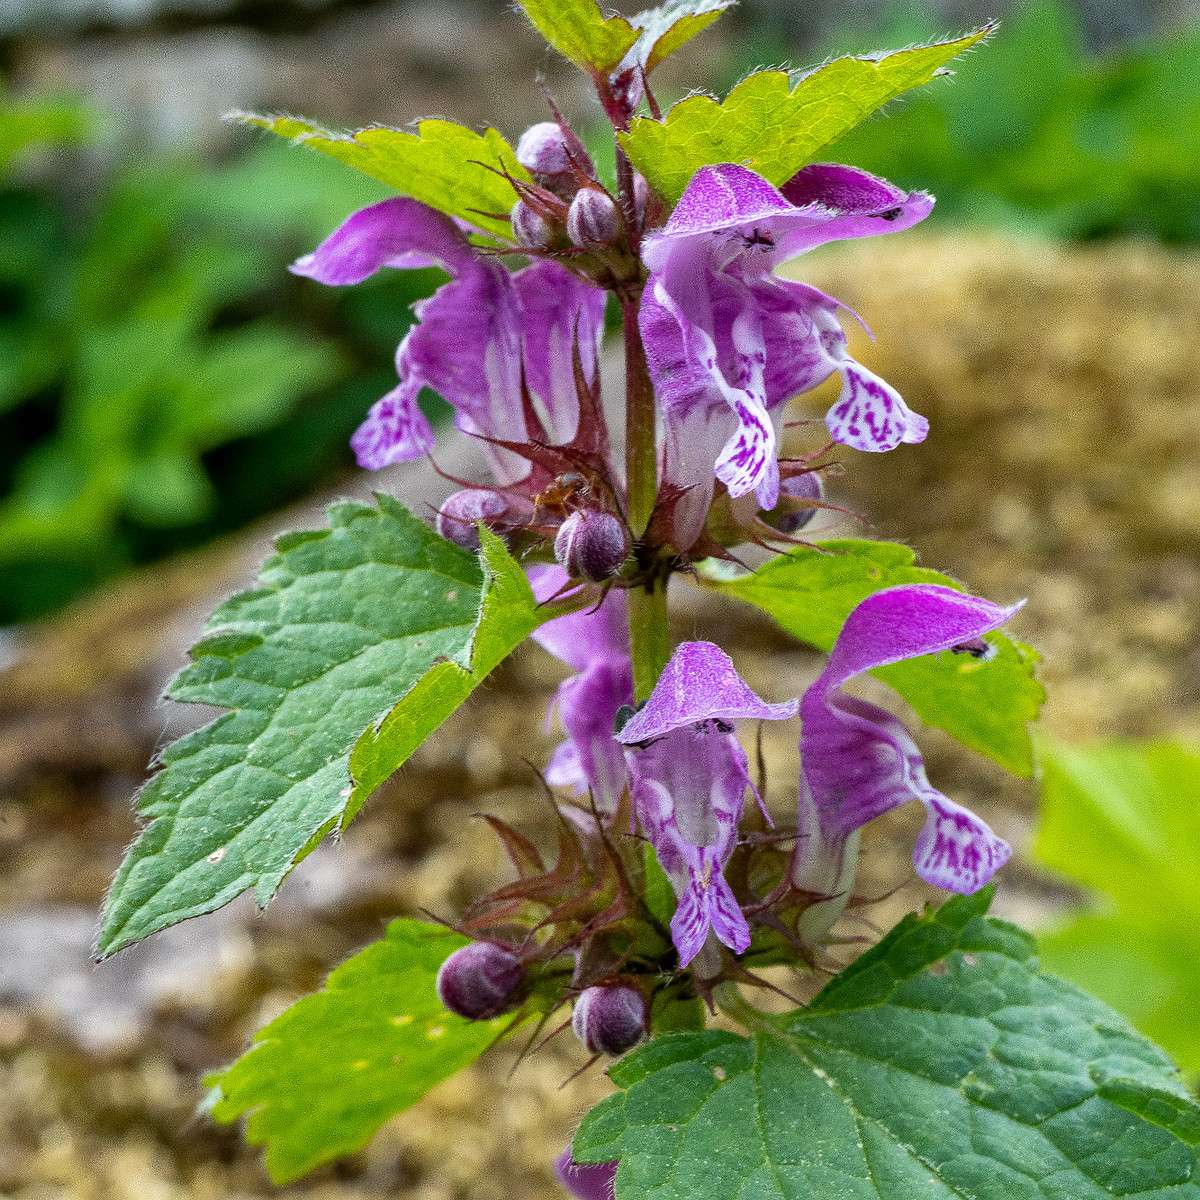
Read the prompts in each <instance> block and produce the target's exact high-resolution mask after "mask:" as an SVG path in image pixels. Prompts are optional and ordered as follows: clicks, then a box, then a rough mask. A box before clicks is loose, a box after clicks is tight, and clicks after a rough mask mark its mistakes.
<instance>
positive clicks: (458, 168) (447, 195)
mask: <svg viewBox="0 0 1200 1200" xmlns="http://www.w3.org/2000/svg"><path fill="white" fill-rule="evenodd" d="M233 115H234V117H235V118H236V119H237V120H239V121H241V122H243V123H244V124H246V125H256V126H258V127H259V128H260V129H268V130H270V131H271V132H272V133H275V134H278V135H279V136H280V137H282V138H287V139H288V140H289V141H291V142H295V143H297V144H299V145H302V146H309V147H311V148H312V149H314V150H319V151H320V152H321V153H322V154H328V155H329V157H330V158H336V159H339V160H340V161H341V162H344V163H347V164H348V165H349V166H352V167H355V168H356V169H357V170H359V171H362V172H363V173H364V174H365V175H370V176H371V177H372V178H373V179H378V180H381V181H382V182H383V183H386V184H387V185H388V186H389V187H394V188H395V189H396V190H397V191H398V192H403V193H404V195H406V196H412V198H413V199H414V200H420V201H421V202H422V203H423V204H428V205H431V206H432V207H433V208H436V209H439V210H440V211H441V212H444V213H449V214H450V216H452V217H461V218H462V219H463V220H464V221H468V222H470V223H471V224H472V225H474V226H475V227H476V228H477V229H481V230H483V231H484V232H485V233H490V234H495V235H497V236H499V237H502V238H511V237H512V229H511V227H510V225H509V221H508V213H509V210H510V209H511V208H512V206H513V205H514V204H515V203H516V201H517V194H516V192H514V191H513V188H512V185H511V184H510V183H509V182H508V180H507V179H504V178H503V177H502V176H500V175H497V174H496V171H495V170H489V169H488V168H489V167H492V168H496V170H504V171H507V172H508V174H509V175H511V176H512V177H513V178H514V179H519V180H521V181H523V182H525V183H529V182H531V179H530V175H529V172H528V171H526V170H525V168H524V167H523V166H521V164H520V163H518V162H517V158H516V154H515V152H514V151H513V149H512V147H511V146H510V145H509V144H508V142H506V141H505V140H504V136H503V135H502V134H500V133H498V132H497V131H496V130H495V129H485V130H484V131H483V133H482V134H480V133H476V132H475V131H474V130H473V129H467V128H465V127H464V126H462V125H456V124H454V122H453V121H439V120H429V121H420V122H418V123H417V131H416V133H407V132H405V131H404V130H402V129H385V128H381V127H376V128H371V129H360V130H358V131H357V132H356V133H334V132H331V131H330V130H327V129H322V128H321V127H320V126H319V125H314V124H313V123H312V122H311V121H305V120H302V119H300V118H299V117H266V116H256V115H255V114H253V113H235V114H233Z"/></svg>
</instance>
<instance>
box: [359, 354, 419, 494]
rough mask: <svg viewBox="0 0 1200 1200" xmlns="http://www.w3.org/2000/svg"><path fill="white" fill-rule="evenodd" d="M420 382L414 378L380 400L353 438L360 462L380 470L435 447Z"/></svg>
mask: <svg viewBox="0 0 1200 1200" xmlns="http://www.w3.org/2000/svg"><path fill="white" fill-rule="evenodd" d="M420 390H421V389H420V384H419V382H417V381H416V380H414V379H412V378H411V377H410V378H409V379H407V380H405V381H404V382H403V383H401V384H400V386H399V387H395V388H393V389H392V390H391V391H390V392H388V394H387V395H386V396H384V397H383V398H382V399H381V400H376V401H375V403H374V404H372V405H371V408H370V411H369V412H368V413H367V419H366V420H365V421H364V422H363V423H362V424H361V425H360V426H359V427H358V429H356V430H355V432H354V436H353V437H351V439H350V445H351V448H352V449H353V450H354V456H355V458H357V459H358V465H359V466H360V467H364V468H366V470H368V471H378V470H379V469H380V467H386V466H388V465H389V464H390V463H398V462H411V461H412V460H413V459H416V458H420V457H422V455H425V454H428V453H429V451H430V450H432V449H433V441H434V438H433V429H432V428H431V426H430V424H429V421H428V420H427V419H426V417H425V414H424V413H423V412H422V411H421V410H420V408H419V407H418V406H417V393H418V392H419V391H420Z"/></svg>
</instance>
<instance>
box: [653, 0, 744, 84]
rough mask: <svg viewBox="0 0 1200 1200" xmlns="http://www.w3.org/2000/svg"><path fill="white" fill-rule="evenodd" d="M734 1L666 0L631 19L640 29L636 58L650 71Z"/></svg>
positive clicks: (708, 24)
mask: <svg viewBox="0 0 1200 1200" xmlns="http://www.w3.org/2000/svg"><path fill="white" fill-rule="evenodd" d="M734 3H735V0H666V3H665V4H660V5H659V6H658V7H657V8H648V9H646V10H645V12H640V13H638V14H637V16H635V17H633V18H631V21H632V24H633V25H634V27H635V28H637V29H639V30H640V31H641V39H640V45H639V47H638V57H639V58H640V59H641V60H642V62H643V64H644V66H645V68H646V73H647V74H649V73H650V72H651V71H653V70H654V68H655V67H657V66H658V64H659V63H660V62H662V61H663V59H664V58H667V57H668V56H669V55H671V54H674V53H675V51H676V50H678V49H679V47H680V46H682V45H684V43H686V42H690V41H691V40H692V38H694V37H695V36H696V34H698V33H699V32H700V31H701V30H703V29H707V28H708V27H709V26H710V25H711V24H712V23H713V22H714V21H715V20H716V19H717V18H718V17H719V16H720V15H721V14H722V13H723V12H725V11H726V10H727V9H729V8H732V7H733V5H734Z"/></svg>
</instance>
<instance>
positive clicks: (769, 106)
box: [619, 25, 992, 204]
mask: <svg viewBox="0 0 1200 1200" xmlns="http://www.w3.org/2000/svg"><path fill="white" fill-rule="evenodd" d="M991 29H992V26H990V25H985V26H984V27H983V28H981V29H976V30H975V31H974V32H972V33H969V34H966V35H965V36H964V37H960V38H955V39H954V40H952V41H948V42H938V43H936V44H934V45H931V46H918V47H915V48H914V49H911V50H898V51H896V52H895V53H892V54H883V55H878V56H871V57H847V58H837V59H834V60H833V61H832V62H830V63H826V64H825V65H824V66H821V67H817V68H816V69H815V70H813V71H810V72H808V73H807V74H803V75H801V76H800V77H799V78H798V79H797V78H796V77H795V76H794V75H789V73H788V72H786V71H758V72H755V74H753V75H750V76H749V77H748V78H746V79H744V80H743V81H742V82H741V83H739V84H738V85H737V87H735V88H734V89H733V91H732V92H730V93H729V95H728V96H727V97H726V98H725V100H724V102H721V103H719V102H718V101H717V100H715V99H713V97H711V96H689V97H688V98H687V99H685V100H681V101H680V102H679V103H678V104H676V105H675V106H674V107H673V108H672V109H671V110H670V111H669V112H668V113H667V114H666V116H665V117H664V118H663V119H662V120H661V121H656V120H654V119H653V118H652V117H637V118H635V119H634V121H633V124H632V127H631V128H630V130H629V132H628V133H623V134H620V135H619V136H620V139H621V144H622V145H623V146H624V147H625V152H626V153H627V154H628V155H629V157H630V159H631V160H632V162H633V165H634V166H635V167H637V169H638V170H639V171H640V172H641V173H642V174H643V175H645V177H646V179H647V180H648V181H649V182H650V185H651V187H653V188H654V190H655V191H656V192H658V194H659V195H660V196H662V197H663V198H664V199H666V200H668V201H669V202H671V203H672V204H673V203H675V202H676V201H677V200H678V199H679V197H680V196H682V195H683V192H684V189H685V188H686V187H687V185H688V181H689V180H690V179H691V177H692V176H693V175H694V174H695V173H696V172H697V171H698V170H699V169H700V168H701V167H703V166H707V165H710V164H713V163H727V162H732V163H742V164H744V165H745V166H748V167H750V168H751V169H752V170H754V171H757V172H758V174H760V175H761V176H763V178H764V179H767V180H768V181H769V182H771V183H773V184H775V185H776V186H778V185H780V184H783V183H786V182H787V181H788V180H789V179H790V178H791V177H792V176H793V175H794V174H795V173H796V172H797V171H798V170H800V168H801V167H802V166H804V164H805V163H807V162H810V161H812V159H813V158H814V157H815V156H816V155H817V153H818V152H819V151H821V150H822V149H823V148H824V147H826V146H828V145H829V144H830V143H831V142H834V141H836V140H837V139H838V138H840V137H841V136H842V135H843V134H844V133H847V132H849V131H850V130H851V129H853V128H854V126H855V125H857V124H858V123H859V122H860V121H862V120H864V119H865V118H866V117H868V116H870V114H871V113H873V112H875V110H876V109H878V108H881V107H882V106H883V105H885V104H886V103H887V102H888V101H889V100H893V99H895V98H896V97H897V96H899V95H900V94H901V93H903V92H906V91H908V90H910V89H911V88H915V87H920V86H921V85H922V84H926V83H928V82H929V81H930V80H931V79H933V78H934V76H936V75H939V74H945V73H946V72H945V71H944V69H943V68H944V67H945V65H946V63H948V62H949V61H950V60H951V59H952V58H954V57H955V56H956V55H958V54H961V53H962V52H963V51H964V50H967V49H969V48H970V47H971V46H974V45H976V43H978V42H979V41H981V40H982V39H983V38H985V37H986V36H987V35H988V34H989V33H990V32H991Z"/></svg>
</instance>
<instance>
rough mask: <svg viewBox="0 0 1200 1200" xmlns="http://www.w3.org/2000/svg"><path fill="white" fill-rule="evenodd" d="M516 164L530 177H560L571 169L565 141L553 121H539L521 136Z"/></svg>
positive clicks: (561, 132)
mask: <svg viewBox="0 0 1200 1200" xmlns="http://www.w3.org/2000/svg"><path fill="white" fill-rule="evenodd" d="M517 162H519V163H520V164H521V166H523V167H524V168H525V169H526V170H527V171H528V172H529V173H530V174H531V175H561V174H563V172H565V171H569V170H570V169H571V158H570V155H569V154H568V153H567V139H566V138H565V137H564V136H563V131H562V130H561V129H559V127H558V125H557V124H555V122H553V121H539V122H538V123H537V124H536V125H530V127H529V128H528V129H527V130H525V132H524V133H523V134H521V140H520V141H519V142H518V143H517Z"/></svg>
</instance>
